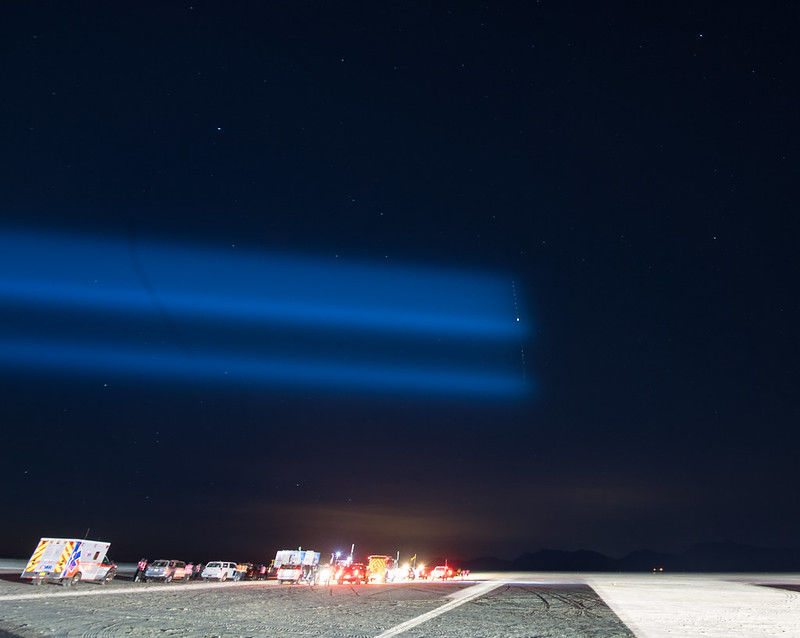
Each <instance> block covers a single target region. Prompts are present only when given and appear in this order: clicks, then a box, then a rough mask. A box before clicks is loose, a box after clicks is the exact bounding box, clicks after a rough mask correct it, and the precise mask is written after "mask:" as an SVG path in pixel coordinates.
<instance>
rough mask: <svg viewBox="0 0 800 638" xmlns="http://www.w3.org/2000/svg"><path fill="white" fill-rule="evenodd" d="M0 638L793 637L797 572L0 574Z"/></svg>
mask: <svg viewBox="0 0 800 638" xmlns="http://www.w3.org/2000/svg"><path fill="white" fill-rule="evenodd" d="M2 567H5V569H0V571H2V572H4V573H1V574H0V636H9V637H10V636H19V637H23V638H28V637H32V636H174V635H181V636H185V635H190V636H269V635H275V636H278V635H287V636H342V637H362V636H363V637H370V638H372V637H381V638H390V637H391V636H404V637H408V638H420V637H423V636H430V637H433V636H443V637H445V638H447V637H455V636H482V637H486V638H494V637H497V638H500V637H503V636H510V637H519V638H522V637H533V636H537V637H547V638H550V637H552V638H556V637H564V638H566V637H568V636H569V637H572V636H596V637H598V638H612V637H617V636H618V637H629V636H639V637H653V638H656V637H661V636H681V637H689V636H720V637H722V636H724V637H726V638H732V637H736V636H742V637H744V636H747V637H748V638H749V637H753V636H784V637H791V636H797V637H800V591H798V590H800V575H786V574H781V575H734V574H714V575H711V574H704V575H686V574H566V573H526V574H521V573H493V574H488V573H487V574H480V575H471V576H470V580H469V581H466V580H465V581H458V580H456V581H449V582H435V583H434V582H412V583H399V584H386V585H377V584H373V585H352V586H351V585H333V586H316V587H312V586H299V585H280V584H278V583H276V582H274V581H260V582H240V583H230V582H228V583H189V584H181V583H170V584H168V585H163V584H154V583H133V582H131V581H130V580H129V579H126V574H125V573H124V572H123V573H122V574H121V577H120V578H119V579H118V580H115V581H114V582H113V583H111V584H109V585H107V586H102V585H98V584H94V583H81V584H80V585H78V586H77V587H74V588H69V589H66V588H62V587H60V586H58V585H53V584H50V585H44V586H42V587H37V588H34V587H33V586H31V585H30V584H28V583H26V582H21V581H20V580H19V579H18V577H17V576H18V573H19V572H18V571H16V569H15V568H13V567H11V566H9V565H8V564H7V563H6V564H5V565H0V568H2Z"/></svg>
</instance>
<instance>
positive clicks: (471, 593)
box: [375, 580, 505, 638]
mask: <svg viewBox="0 0 800 638" xmlns="http://www.w3.org/2000/svg"><path fill="white" fill-rule="evenodd" d="M501 585H505V582H504V581H502V580H490V581H486V582H483V583H478V584H477V585H473V586H472V587H467V588H466V589H461V590H459V591H457V592H455V593H452V594H450V595H449V596H448V598H451V599H452V600H451V601H450V602H449V603H445V604H444V605H441V606H440V607H437V608H436V609H432V610H431V611H428V612H425V613H424V614H422V615H421V616H417V617H416V618H412V619H411V620H406V621H405V622H402V623H400V624H399V625H395V626H394V627H391V628H390V629H387V630H386V631H384V632H383V633H381V634H378V635H377V636H376V637H375V638H391V636H397V635H398V634H402V633H403V632H406V631H408V630H409V629H413V628H414V627H416V626H417V625H421V624H422V623H424V622H427V621H429V620H430V619H431V618H436V616H441V615H442V614H446V613H447V612H448V611H450V610H452V609H455V608H456V607H460V606H461V605H463V604H464V603H468V602H469V601H471V600H475V599H476V598H479V597H480V596H483V595H484V594H487V593H489V592H490V591H492V590H493V589H497V588H498V587H500V586H501Z"/></svg>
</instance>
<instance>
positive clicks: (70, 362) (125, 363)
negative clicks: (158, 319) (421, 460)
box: [0, 340, 528, 398]
mask: <svg viewBox="0 0 800 638" xmlns="http://www.w3.org/2000/svg"><path fill="white" fill-rule="evenodd" d="M0 359H5V360H6V361H7V362H13V363H14V364H16V365H17V366H28V367H35V368H41V367H48V368H53V369H61V370H65V371H69V372H70V373H72V374H74V373H76V372H78V373H79V372H81V371H85V370H93V371H107V372H114V373H122V374H128V375H134V376H137V375H147V376H161V377H169V378H176V379H181V378H183V379H187V380H188V379H192V380H207V381H214V382H230V383H242V382H245V383H247V382H248V381H253V382H259V383H264V382H266V383H269V384H270V385H273V386H282V385H297V384H298V383H311V384H314V385H317V386H322V387H328V388H343V387H357V388H360V389H364V390H370V389H374V390H379V391H391V390H394V391H400V392H421V393H425V394H442V393H445V394H459V395H465V396H473V397H483V398H486V397H515V396H520V395H522V394H524V393H525V392H526V391H527V388H528V386H527V384H525V383H524V382H523V381H522V380H521V379H519V378H518V377H514V376H510V375H502V374H499V373H496V374H490V373H480V372H468V371H462V370H435V369H430V368H426V367H418V368H411V367H405V368H403V367H392V366H391V365H386V364H382V365H381V364H371V363H335V362H326V361H302V360H299V361H298V360H292V359H267V358H263V359H242V358H233V357H230V356H224V355H214V354H209V353H197V354H182V353H164V352H162V351H159V350H147V349H142V348H138V349H135V350H134V349H122V348H118V347H108V348H104V347H101V346H99V345H96V344H85V345H76V344H71V343H59V342H48V341H41V342H33V341H22V340H0Z"/></svg>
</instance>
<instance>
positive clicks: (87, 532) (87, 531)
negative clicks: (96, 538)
mask: <svg viewBox="0 0 800 638" xmlns="http://www.w3.org/2000/svg"><path fill="white" fill-rule="evenodd" d="M91 529H92V528H91V527H87V528H86V533H85V534H84V535H83V540H86V539H87V538H88V537H89V530H91Z"/></svg>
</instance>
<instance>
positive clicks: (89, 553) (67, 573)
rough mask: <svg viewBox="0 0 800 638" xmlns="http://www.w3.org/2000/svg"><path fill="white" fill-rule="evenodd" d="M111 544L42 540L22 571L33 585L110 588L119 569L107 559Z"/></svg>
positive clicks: (72, 539) (58, 539) (81, 540)
mask: <svg viewBox="0 0 800 638" xmlns="http://www.w3.org/2000/svg"><path fill="white" fill-rule="evenodd" d="M109 547H111V543H105V542H103V541H89V540H86V539H79V538H42V539H41V540H40V541H39V544H38V545H37V546H36V549H35V550H34V552H33V555H31V557H30V560H28V564H27V565H25V569H24V570H23V571H22V578H30V579H31V582H32V583H33V584H34V585H41V584H42V583H43V582H44V581H46V580H47V581H57V582H60V583H61V584H62V585H63V586H64V587H70V586H72V585H76V584H78V583H79V582H80V581H82V580H87V581H99V582H100V583H102V584H103V585H106V584H108V583H109V582H111V580H112V579H113V578H114V576H116V575H117V566H116V565H115V564H114V563H113V562H111V560H110V559H109V558H108V556H107V554H108V548H109Z"/></svg>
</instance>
